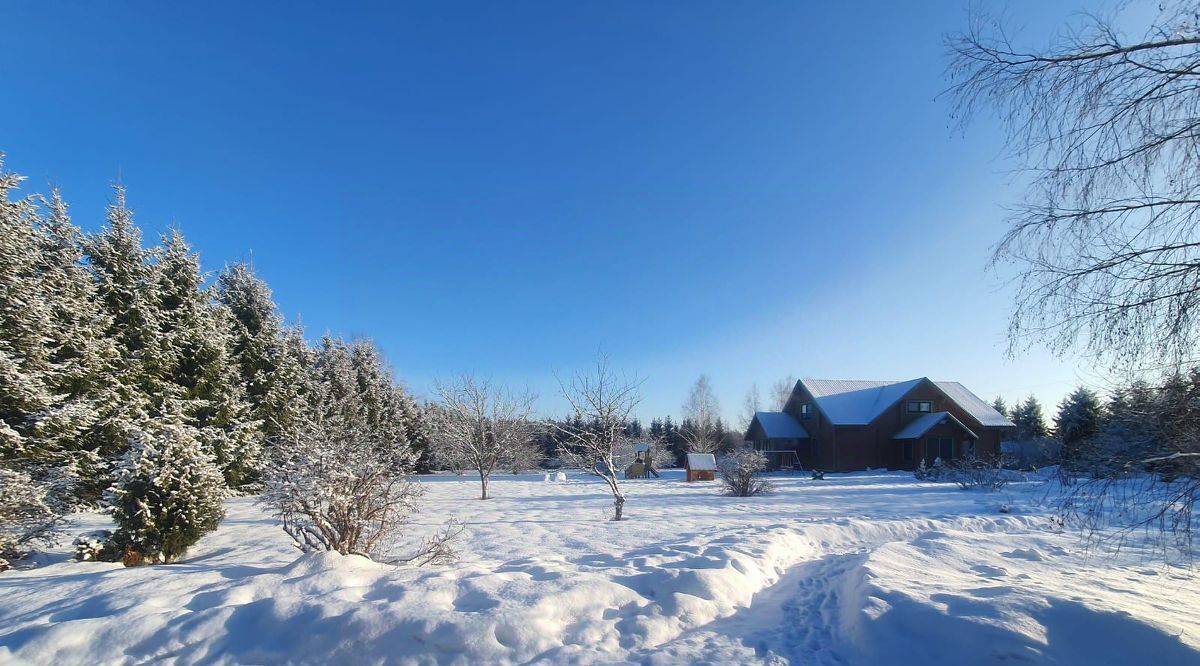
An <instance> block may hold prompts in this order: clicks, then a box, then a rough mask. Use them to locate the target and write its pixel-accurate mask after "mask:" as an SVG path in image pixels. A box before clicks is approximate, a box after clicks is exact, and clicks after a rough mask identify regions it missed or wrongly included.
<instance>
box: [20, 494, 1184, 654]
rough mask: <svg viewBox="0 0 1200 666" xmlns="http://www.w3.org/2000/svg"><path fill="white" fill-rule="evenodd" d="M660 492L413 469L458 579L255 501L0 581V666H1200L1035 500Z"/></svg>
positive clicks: (1130, 565)
mask: <svg viewBox="0 0 1200 666" xmlns="http://www.w3.org/2000/svg"><path fill="white" fill-rule="evenodd" d="M664 477H665V478H663V479H660V480H644V481H631V482H628V484H627V486H626V487H627V488H628V495H629V503H628V504H627V505H626V511H627V515H628V518H629V519H628V520H627V521H624V522H621V523H612V522H608V521H605V520H604V518H605V514H606V511H607V509H608V508H609V506H610V499H609V497H608V495H607V494H606V492H605V489H604V488H603V486H602V485H601V483H599V482H598V481H595V480H593V479H589V478H587V477H584V476H580V475H577V474H571V475H570V477H569V480H568V481H567V482H565V483H545V482H543V480H542V476H541V475H526V476H519V477H512V476H508V475H503V476H497V477H496V478H495V479H494V481H493V483H492V492H493V493H494V495H495V498H494V499H492V500H489V501H486V502H481V501H478V500H474V499H473V498H474V497H475V495H476V493H477V492H478V489H479V487H478V483H477V482H476V481H473V480H472V479H470V478H469V477H462V478H457V477H444V476H437V477H424V478H423V479H422V481H423V483H424V484H425V486H426V488H427V489H428V493H427V495H426V498H425V500H424V511H423V513H422V514H421V515H419V516H418V517H417V519H416V520H415V521H414V522H415V530H416V531H417V532H418V533H428V532H429V531H432V530H433V529H434V528H436V527H437V526H438V525H439V524H440V523H441V522H442V521H443V520H444V519H445V517H448V516H450V515H454V516H457V517H458V518H459V519H460V520H461V521H462V522H463V523H464V524H465V525H466V527H467V529H468V533H467V535H466V537H465V540H464V543H463V553H462V558H461V560H460V562H459V563H458V564H456V565H453V566H449V567H438V568H424V569H410V568H395V567H390V566H385V565H379V564H375V563H372V562H369V561H366V560H363V559H362V558H358V557H342V556H338V555H335V554H321V555H307V556H299V555H298V552H297V551H296V550H294V549H293V548H292V547H291V546H290V544H289V542H288V539H287V538H286V537H285V535H284V534H283V532H282V531H281V530H280V529H279V528H278V527H276V526H275V525H274V524H273V522H272V520H271V519H270V518H269V517H267V516H265V515H264V514H263V512H262V510H261V509H260V508H258V507H257V506H255V505H254V503H253V501H252V500H251V499H236V500H232V501H230V502H229V504H228V517H227V518H226V520H225V522H224V523H223V524H222V525H221V527H220V529H219V530H218V531H217V532H215V533H214V534H210V535H209V536H207V537H205V538H204V539H203V540H202V541H201V542H200V543H199V544H198V545H197V546H196V547H194V548H193V549H192V551H191V552H190V554H189V556H188V557H187V558H185V560H184V561H183V562H181V563H179V564H175V565H170V566H157V567H141V568H132V569H125V568H123V567H122V566H121V565H119V564H104V563H76V562H68V561H65V559H66V556H67V555H66V552H67V549H66V547H65V546H64V548H63V550H62V551H61V552H59V553H57V554H51V555H50V556H48V557H47V558H46V560H47V561H46V562H44V563H43V565H42V566H39V567H37V568H35V569H32V570H25V571H16V572H8V573H4V574H0V663H34V664H51V663H53V664H71V663H80V664H85V663H86V664H96V663H142V662H146V661H154V662H160V661H165V662H176V663H239V664H241V663H254V664H264V663H305V664H310V663H311V664H326V663H463V664H478V663H517V662H520V663H528V662H532V663H627V662H634V663H646V664H677V663H719V664H731V663H769V664H784V663H791V664H907V663H912V664H917V663H920V664H961V663H985V664H986V663H1000V662H1005V663H1009V662H1029V663H1052V664H1110V663H1111V664H1134V663H1161V664H1200V576H1198V575H1197V573H1195V572H1194V571H1193V570H1189V569H1179V568H1170V567H1164V566H1162V565H1161V564H1152V563H1149V562H1148V561H1146V560H1145V559H1144V558H1142V557H1141V556H1140V555H1139V553H1137V552H1136V550H1127V551H1125V552H1123V553H1122V554H1121V555H1120V556H1119V557H1116V556H1098V555H1097V554H1095V553H1091V554H1089V553H1087V552H1085V551H1084V550H1083V549H1082V547H1081V543H1080V541H1079V538H1078V535H1076V534H1071V533H1062V532H1059V531H1056V530H1055V529H1054V528H1053V525H1052V524H1051V522H1050V521H1049V520H1048V516H1047V514H1046V513H1045V510H1044V509H1042V508H1039V506H1038V505H1037V503H1036V502H1037V500H1038V499H1040V498H1041V497H1042V495H1043V493H1044V488H1043V487H1042V486H1041V485H1039V484H1036V483H1027V484H1014V485H1012V486H1010V487H1009V488H1008V489H1006V490H1005V491H1002V492H999V493H991V494H988V493H976V492H963V491H960V490H958V489H957V487H955V486H953V485H950V484H928V483H918V482H916V481H914V480H913V479H912V477H911V475H908V474H903V473H870V472H867V473H859V474H850V475H831V476H830V477H829V478H827V479H826V480H824V481H811V480H808V479H807V478H803V477H780V478H778V479H777V488H778V490H777V492H776V493H774V494H773V495H771V496H768V497H760V498H749V499H739V498H730V497H724V496H721V495H720V494H719V488H718V486H717V484H715V483H693V484H687V483H684V482H682V480H681V475H680V473H679V472H667V473H666V474H665V475H664ZM1001 503H1009V504H1010V505H1011V506H1012V508H1013V512H1012V513H1010V514H1002V513H1000V512H999V511H998V507H999V505H1000V504H1001ZM105 521H106V518H105V517H104V516H101V515H81V516H78V517H77V518H76V526H77V529H78V530H86V529H96V528H97V527H101V526H103V523H104V522H105Z"/></svg>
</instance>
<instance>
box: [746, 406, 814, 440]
mask: <svg viewBox="0 0 1200 666" xmlns="http://www.w3.org/2000/svg"><path fill="white" fill-rule="evenodd" d="M754 418H755V420H757V421H758V424H759V425H760V426H762V429H763V433H765V434H766V435H767V438H768V439H804V438H806V437H808V431H807V430H805V429H804V426H802V425H800V422H799V421H797V420H796V418H795V417H794V416H792V415H791V414H788V413H787V412H755V413H754Z"/></svg>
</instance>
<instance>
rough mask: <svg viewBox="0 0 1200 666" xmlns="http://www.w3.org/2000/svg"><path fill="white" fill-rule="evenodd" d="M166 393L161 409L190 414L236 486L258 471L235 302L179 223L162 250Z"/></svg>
mask: <svg viewBox="0 0 1200 666" xmlns="http://www.w3.org/2000/svg"><path fill="white" fill-rule="evenodd" d="M155 254H156V256H157V259H158V260H157V262H155V265H154V268H155V270H154V273H155V276H156V278H157V283H158V288H157V296H158V313H157V318H156V320H157V321H158V323H159V325H160V330H159V337H158V340H159V342H160V344H161V351H160V353H159V355H158V358H159V363H160V371H161V373H162V379H163V381H162V382H161V386H162V390H163V393H162V395H161V396H159V400H160V405H159V407H158V409H159V410H162V411H165V412H167V413H176V412H177V413H180V414H183V415H184V417H185V419H186V423H187V424H188V425H190V426H192V427H193V428H195V429H196V436H197V437H198V438H199V439H200V441H201V443H202V444H203V445H204V446H205V447H206V448H208V450H209V451H210V452H211V453H212V455H213V458H214V460H215V461H216V463H217V466H218V467H219V468H220V469H221V473H222V474H223V475H224V477H225V481H226V483H227V484H228V485H229V487H231V488H239V487H241V486H242V485H243V484H244V483H246V482H247V481H249V480H250V479H251V478H252V475H253V474H254V473H255V472H256V467H257V465H258V463H259V453H260V451H261V442H260V433H259V423H258V422H257V421H254V420H253V419H252V418H251V415H250V405H249V404H248V403H247V402H246V400H245V387H244V384H243V383H242V381H241V375H240V373H239V372H238V368H237V366H236V365H235V364H234V361H233V359H232V357H231V354H230V350H231V348H232V346H233V341H232V339H231V336H230V329H231V328H232V326H233V317H232V315H231V314H230V312H229V309H228V308H227V307H225V306H224V305H222V304H220V303H214V302H213V301H212V299H211V298H209V296H210V293H209V291H208V290H206V289H204V287H203V282H204V277H203V275H202V274H201V272H200V258H199V257H198V256H197V255H196V254H194V253H193V252H192V251H191V248H190V247H189V246H188V244H187V241H185V240H184V238H183V235H182V234H180V233H179V232H178V231H173V232H171V233H170V234H168V235H167V236H166V237H164V239H163V246H162V247H161V248H159V249H158V250H157V251H156V252H155Z"/></svg>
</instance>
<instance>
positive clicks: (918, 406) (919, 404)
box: [908, 400, 933, 414]
mask: <svg viewBox="0 0 1200 666" xmlns="http://www.w3.org/2000/svg"><path fill="white" fill-rule="evenodd" d="M932 411H933V401H932V400H909V401H908V413H909V414H928V413H929V412H932Z"/></svg>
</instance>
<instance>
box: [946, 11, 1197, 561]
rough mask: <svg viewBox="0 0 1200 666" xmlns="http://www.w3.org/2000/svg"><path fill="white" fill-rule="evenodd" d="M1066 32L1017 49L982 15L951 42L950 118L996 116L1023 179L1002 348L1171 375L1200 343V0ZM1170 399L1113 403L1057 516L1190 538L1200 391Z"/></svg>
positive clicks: (1098, 527)
mask: <svg viewBox="0 0 1200 666" xmlns="http://www.w3.org/2000/svg"><path fill="white" fill-rule="evenodd" d="M1060 34H1061V35H1062V36H1061V37H1058V38H1056V39H1055V40H1054V41H1052V42H1051V43H1050V45H1049V46H1048V47H1046V48H1042V49H1031V48H1023V47H1020V46H1018V45H1017V44H1015V42H1014V40H1013V39H1012V38H1011V37H1010V35H1009V34H1008V33H1007V32H1006V31H1005V29H1004V26H1003V25H1001V23H1000V22H998V21H994V20H976V21H974V22H973V23H972V24H971V26H970V28H969V29H968V31H967V32H966V33H964V34H961V35H957V36H953V37H951V38H950V39H949V47H950V50H951V60H950V64H949V67H948V77H949V79H950V81H951V87H950V89H949V91H948V93H949V95H950V96H951V97H952V99H953V101H954V104H955V107H954V112H955V115H956V116H957V117H958V119H959V120H960V121H961V122H963V123H966V122H968V121H969V120H970V119H971V118H972V116H973V115H974V114H975V113H976V112H978V111H980V110H982V109H989V110H992V111H994V112H996V113H997V114H998V115H999V117H1000V119H1001V120H1002V121H1003V124H1004V127H1005V130H1006V132H1007V138H1008V147H1009V149H1010V150H1011V151H1012V153H1013V156H1014V157H1015V158H1016V159H1017V160H1018V162H1019V164H1020V166H1021V167H1022V168H1023V169H1024V171H1025V173H1026V175H1027V176H1028V177H1029V180H1030V184H1029V188H1028V191H1027V192H1026V195H1025V197H1024V199H1023V201H1022V202H1020V203H1019V204H1018V205H1017V206H1016V207H1015V209H1014V211H1013V214H1012V218H1011V220H1010V228H1009V230H1008V232H1007V233H1006V234H1005V235H1004V237H1003V238H1002V239H1001V241H1000V243H999V244H998V245H997V246H996V248H995V250H994V254H993V257H992V265H993V267H996V266H999V265H1012V266H1014V267H1015V268H1016V278H1015V285H1016V301H1015V308H1014V312H1013V314H1012V317H1011V320H1010V324H1009V342H1010V347H1009V351H1010V353H1015V352H1017V351H1020V350H1021V349H1022V348H1024V347H1026V346H1028V345H1029V344H1033V343H1043V344H1045V345H1046V346H1047V347H1048V348H1049V349H1051V350H1052V351H1054V352H1056V353H1059V354H1065V353H1066V352H1068V351H1069V350H1073V349H1079V350H1081V351H1083V352H1085V353H1086V354H1089V355H1091V356H1092V357H1093V358H1094V359H1095V360H1096V361H1097V362H1101V363H1104V364H1108V365H1110V366H1112V367H1113V368H1115V369H1118V370H1125V371H1132V372H1133V374H1135V375H1136V374H1138V373H1139V371H1145V370H1151V369H1157V370H1162V371H1164V372H1165V373H1166V374H1168V375H1172V374H1173V373H1177V372H1178V371H1179V370H1181V369H1182V366H1184V365H1185V364H1188V363H1191V362H1193V361H1194V359H1195V352H1196V347H1197V344H1198V343H1200V321H1198V320H1197V317H1196V311H1197V305H1198V304H1200V226H1198V225H1200V159H1198V158H1200V6H1198V5H1197V3H1196V1H1195V0H1189V1H1186V2H1169V3H1166V4H1164V5H1162V6H1160V7H1159V12H1158V13H1157V15H1156V16H1155V18H1154V19H1153V20H1152V21H1151V23H1150V25H1149V26H1148V27H1147V28H1146V29H1145V30H1144V31H1141V34H1140V36H1135V37H1133V38H1128V37H1127V36H1126V35H1125V34H1123V33H1122V31H1120V30H1119V29H1118V28H1117V27H1116V22H1115V21H1114V20H1111V19H1104V18H1100V17H1095V16H1091V17H1086V18H1084V19H1083V22H1082V23H1080V24H1077V25H1075V26H1073V27H1072V29H1071V30H1069V31H1065V32H1062V33H1060ZM1175 376H1178V375H1175ZM1170 394H1172V390H1171V389H1170V386H1169V385H1168V386H1164V387H1163V388H1162V389H1160V390H1159V391H1158V395H1159V398H1161V397H1162V396H1167V395H1170ZM1179 402H1180V403H1181V405H1182V406H1181V407H1180V408H1179V409H1168V410H1163V409H1161V408H1160V407H1155V408H1154V410H1153V417H1152V418H1149V419H1133V420H1130V419H1128V418H1127V415H1128V414H1130V413H1131V412H1133V411H1136V410H1135V409H1129V408H1130V407H1132V405H1131V404H1126V405H1123V406H1122V407H1123V409H1120V410H1116V411H1115V412H1114V414H1113V417H1114V421H1115V422H1114V423H1110V425H1109V427H1108V428H1107V431H1106V432H1105V433H1102V434H1100V435H1099V436H1095V437H1093V438H1091V440H1090V441H1088V442H1086V443H1083V444H1081V445H1080V447H1079V450H1077V451H1075V452H1073V455H1072V458H1073V459H1074V460H1073V461H1072V465H1070V466H1069V467H1064V468H1063V470H1062V471H1063V474H1062V475H1061V480H1062V481H1063V482H1065V483H1067V484H1068V485H1072V486H1073V489H1068V490H1066V491H1065V492H1064V497H1063V515H1064V517H1065V518H1066V519H1067V520H1075V521H1077V522H1078V523H1080V524H1081V525H1083V526H1084V527H1085V529H1086V530H1087V531H1088V532H1089V533H1090V534H1091V535H1093V536H1094V535H1099V534H1107V533H1108V530H1109V528H1112V527H1117V528H1118V530H1117V531H1118V532H1119V533H1121V534H1124V533H1125V532H1127V531H1128V530H1132V529H1136V528H1145V529H1148V530H1150V531H1153V530H1157V532H1158V535H1159V536H1160V537H1162V539H1163V543H1167V542H1169V541H1171V540H1175V541H1176V542H1177V543H1178V544H1181V545H1184V546H1187V549H1189V550H1190V545H1191V538H1192V532H1191V519H1192V512H1193V508H1194V506H1195V504H1196V501H1197V499H1198V498H1200V483H1198V482H1197V480H1198V479H1200V464H1197V462H1196V461H1197V460H1200V450H1198V449H1197V445H1196V442H1197V441H1200V439H1197V433H1200V402H1198V401H1197V399H1196V398H1195V397H1194V394H1193V395H1190V396H1187V397H1186V399H1184V400H1180V401H1179ZM1122 421H1130V422H1129V423H1122ZM1131 426H1132V427H1131ZM1076 475H1078V476H1079V477H1081V480H1082V481H1083V482H1082V483H1079V484H1078V485H1074V484H1075V482H1076V481H1077V480H1080V479H1076V478H1074V477H1075V476H1076Z"/></svg>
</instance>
